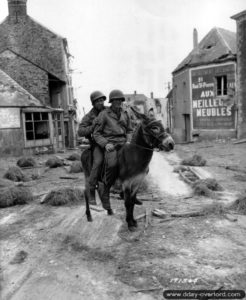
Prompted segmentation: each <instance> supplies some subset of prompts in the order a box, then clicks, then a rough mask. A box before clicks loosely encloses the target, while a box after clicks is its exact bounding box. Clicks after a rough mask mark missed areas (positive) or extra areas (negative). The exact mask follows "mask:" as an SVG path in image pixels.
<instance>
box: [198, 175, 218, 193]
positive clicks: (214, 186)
mask: <svg viewBox="0 0 246 300" xmlns="http://www.w3.org/2000/svg"><path fill="white" fill-rule="evenodd" d="M198 184H204V185H205V186H206V187H207V188H208V189H210V190H211V191H223V190H224V189H223V187H222V186H221V185H220V184H219V183H218V182H217V180H216V179H214V178H206V179H200V180H197V181H196V182H195V183H194V185H193V186H196V185H198Z"/></svg>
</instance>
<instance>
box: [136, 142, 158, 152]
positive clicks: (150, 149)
mask: <svg viewBox="0 0 246 300" xmlns="http://www.w3.org/2000/svg"><path fill="white" fill-rule="evenodd" d="M130 145H134V146H137V147H139V148H142V149H146V150H149V151H156V152H159V151H160V150H154V149H153V148H147V147H143V146H140V145H138V144H135V143H131V142H130Z"/></svg>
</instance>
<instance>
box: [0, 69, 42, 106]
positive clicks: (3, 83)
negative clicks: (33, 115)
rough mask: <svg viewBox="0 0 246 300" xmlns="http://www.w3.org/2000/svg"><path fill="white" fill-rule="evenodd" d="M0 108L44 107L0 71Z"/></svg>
mask: <svg viewBox="0 0 246 300" xmlns="http://www.w3.org/2000/svg"><path fill="white" fill-rule="evenodd" d="M0 106H1V107H44V105H43V104H42V103H41V102H40V101H39V100H38V99H37V98H35V97H34V96H33V95H31V94H30V93H29V92H28V91H26V90H25V89H24V88H23V87H21V86H20V85H19V84H18V83H17V82H16V81H14V80H13V79H12V78H11V77H10V76H9V75H7V74H6V73H5V72H3V71H2V70H1V69H0Z"/></svg>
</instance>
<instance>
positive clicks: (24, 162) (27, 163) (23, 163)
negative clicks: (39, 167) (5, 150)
mask: <svg viewBox="0 0 246 300" xmlns="http://www.w3.org/2000/svg"><path fill="white" fill-rule="evenodd" d="M17 166H19V167H20V168H26V167H35V166H36V161H35V160H34V159H33V158H32V157H21V158H20V159H19V160H18V161H17Z"/></svg>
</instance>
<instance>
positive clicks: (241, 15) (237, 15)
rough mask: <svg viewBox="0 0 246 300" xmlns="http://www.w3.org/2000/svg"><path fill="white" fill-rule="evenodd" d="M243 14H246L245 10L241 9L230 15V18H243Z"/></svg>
mask: <svg viewBox="0 0 246 300" xmlns="http://www.w3.org/2000/svg"><path fill="white" fill-rule="evenodd" d="M245 16H246V10H243V11H241V12H240V13H238V14H236V15H233V16H231V18H232V19H234V20H239V19H241V18H244V17H245Z"/></svg>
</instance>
